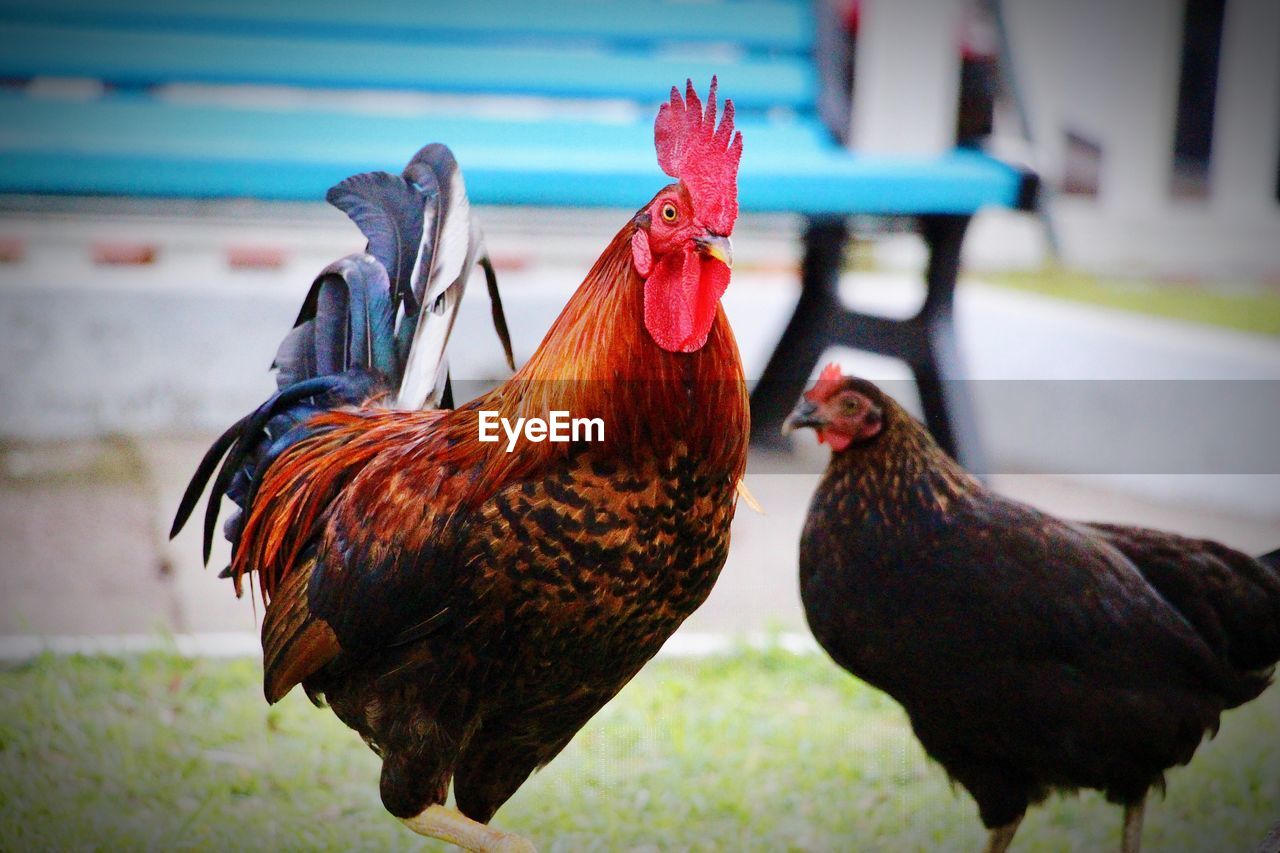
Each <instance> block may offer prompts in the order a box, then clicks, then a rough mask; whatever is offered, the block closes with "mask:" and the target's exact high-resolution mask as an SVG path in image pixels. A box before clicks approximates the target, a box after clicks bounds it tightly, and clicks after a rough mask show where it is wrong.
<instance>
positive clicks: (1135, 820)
mask: <svg viewBox="0 0 1280 853" xmlns="http://www.w3.org/2000/svg"><path fill="white" fill-rule="evenodd" d="M1146 807H1147V801H1146V800H1142V801H1141V802H1139V803H1135V804H1133V805H1129V806H1125V807H1124V836H1123V838H1122V841H1121V843H1120V850H1121V851H1122V853H1138V850H1139V848H1141V847H1142V815H1143V812H1145V811H1146Z"/></svg>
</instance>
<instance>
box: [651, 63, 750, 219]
mask: <svg viewBox="0 0 1280 853" xmlns="http://www.w3.org/2000/svg"><path fill="white" fill-rule="evenodd" d="M653 144H654V147H656V148H657V149H658V165H660V166H661V167H662V171H664V172H666V173H667V174H668V175H670V176H671V177H673V178H676V179H677V180H679V181H681V182H682V183H683V184H684V185H685V188H686V189H688V190H689V195H690V197H692V199H693V207H694V211H695V212H696V213H697V216H698V219H699V220H701V222H702V224H703V225H705V226H706V227H707V228H708V229H709V230H711V231H712V232H714V233H716V234H721V235H725V236H728V234H729V233H730V232H732V231H733V223H734V221H735V220H736V219H737V218H738V161H739V160H741V159H742V133H741V132H738V133H735V132H734V130H733V101H725V102H724V117H723V118H722V119H721V120H720V127H719V128H717V127H716V78H715V77H712V78H711V91H710V92H708V93H707V106H706V110H705V111H704V110H703V107H702V102H701V101H700V100H699V99H698V93H697V92H695V91H694V89H693V81H692V80H688V81H686V83H685V96H684V100H681V99H680V91H679V90H678V89H676V87H675V86H672V87H671V100H670V101H669V102H668V103H665V104H663V105H662V106H661V107H660V108H659V109H658V118H657V120H656V121H655V122H654V123H653Z"/></svg>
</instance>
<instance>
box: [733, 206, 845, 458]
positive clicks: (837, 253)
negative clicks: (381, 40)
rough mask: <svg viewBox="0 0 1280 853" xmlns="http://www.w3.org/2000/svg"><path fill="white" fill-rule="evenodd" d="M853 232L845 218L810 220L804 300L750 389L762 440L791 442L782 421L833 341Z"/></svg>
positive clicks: (755, 431)
mask: <svg viewBox="0 0 1280 853" xmlns="http://www.w3.org/2000/svg"><path fill="white" fill-rule="evenodd" d="M848 237H849V232H848V228H847V227H846V226H845V223H844V220H843V219H834V220H828V219H822V220H811V221H810V222H809V225H808V227H807V228H806V230H805V234H804V261H803V264H802V267H801V276H800V281H801V284H800V301H799V302H797V303H796V309H795V313H794V314H792V315H791V320H790V321H789V322H788V323H787V328H786V330H785V331H784V332H783V333H782V337H781V339H779V341H778V345H777V347H775V348H774V351H773V355H771V356H770V357H769V363H768V364H767V365H766V366H765V369H764V373H763V374H761V376H760V382H759V384H757V385H756V387H755V390H754V391H753V392H752V394H751V439H752V441H753V442H755V443H756V444H758V445H760V446H764V447H785V446H787V443H786V442H785V441H784V440H783V438H782V436H781V434H780V430H781V428H782V422H783V420H784V419H785V418H786V417H787V414H788V413H789V412H790V411H791V408H792V407H793V406H795V404H796V401H797V400H798V399H800V394H801V393H802V392H803V391H804V389H805V386H806V385H807V384H808V381H809V373H810V371H812V370H813V366H814V365H815V364H816V363H817V362H818V359H819V358H821V357H822V353H823V351H824V350H825V349H826V348H827V346H828V345H829V344H830V343H831V340H832V334H833V328H832V322H831V321H832V320H833V319H834V318H835V317H836V316H837V312H839V311H840V299H839V296H838V290H837V288H838V286H839V283H840V265H841V263H842V261H843V259H844V246H845V242H846V241H847V240H848Z"/></svg>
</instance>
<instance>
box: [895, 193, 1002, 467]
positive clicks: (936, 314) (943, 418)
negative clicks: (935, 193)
mask: <svg viewBox="0 0 1280 853" xmlns="http://www.w3.org/2000/svg"><path fill="white" fill-rule="evenodd" d="M968 224H969V217H967V216H925V217H921V219H920V231H921V236H923V237H924V240H925V242H926V243H927V244H928V246H929V266H928V269H927V271H926V273H925V278H926V284H927V288H928V289H927V291H926V296H925V304H924V306H923V307H922V308H921V310H920V315H919V316H918V317H917V321H916V323H913V324H912V325H913V327H914V329H913V331H917V333H918V334H922V335H923V336H924V339H923V340H920V341H918V342H917V344H918V346H917V347H912V349H914V350H915V351H916V352H917V353H918V355H917V357H916V358H914V359H911V370H912V372H913V373H914V374H915V377H916V385H917V388H918V389H919V392H920V404H921V407H922V409H923V410H924V417H925V423H927V424H928V425H929V431H930V432H932V433H933V436H934V438H936V439H937V440H938V443H939V444H940V445H942V448H943V450H946V451H947V453H949V454H951V455H952V456H953V457H955V458H956V459H957V460H958V461H959V462H960V464H962V465H964V466H965V467H966V468H968V469H969V470H971V471H973V472H974V473H977V474H981V473H985V470H986V460H985V457H984V456H983V453H982V446H981V443H980V441H979V439H978V428H977V422H976V419H975V417H974V414H973V405H972V402H971V400H970V396H969V389H968V388H967V387H966V382H967V380H965V378H964V372H963V370H962V369H961V366H960V356H959V350H958V347H957V346H956V332H955V322H954V305H955V290H956V277H957V275H958V274H959V271H960V248H961V244H962V243H963V242H964V233H965V229H966V228H967V227H968Z"/></svg>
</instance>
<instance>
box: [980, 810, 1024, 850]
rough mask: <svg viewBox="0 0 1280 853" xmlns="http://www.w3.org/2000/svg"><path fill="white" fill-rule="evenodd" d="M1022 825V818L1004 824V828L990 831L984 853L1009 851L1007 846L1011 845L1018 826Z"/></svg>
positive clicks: (1000, 827)
mask: <svg viewBox="0 0 1280 853" xmlns="http://www.w3.org/2000/svg"><path fill="white" fill-rule="evenodd" d="M1020 823H1022V817H1021V816H1019V817H1017V818H1016V819H1014V820H1012V821H1010V822H1009V823H1006V824H1005V825H1004V826H997V827H996V828H995V829H993V830H991V833H990V834H989V835H988V836H987V847H986V850H985V853H1004V851H1006V850H1008V849H1009V845H1010V844H1012V843H1013V836H1014V834H1015V833H1017V831H1018V824H1020Z"/></svg>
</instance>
